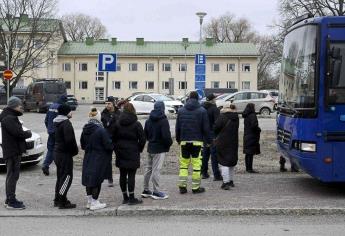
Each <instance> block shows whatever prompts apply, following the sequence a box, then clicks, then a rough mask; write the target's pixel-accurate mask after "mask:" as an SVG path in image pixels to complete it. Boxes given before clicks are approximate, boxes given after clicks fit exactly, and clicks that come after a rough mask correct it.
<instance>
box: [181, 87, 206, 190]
mask: <svg viewBox="0 0 345 236" xmlns="http://www.w3.org/2000/svg"><path fill="white" fill-rule="evenodd" d="M198 99H199V95H198V93H197V92H196V91H192V92H191V93H190V95H189V99H188V101H187V103H186V104H185V105H184V107H182V108H180V109H179V111H178V114H177V119H176V141H177V142H178V143H179V144H180V145H181V156H180V173H179V185H178V186H179V189H180V193H181V194H185V193H187V181H188V168H189V164H190V162H192V166H193V175H192V192H193V193H203V192H205V188H203V187H200V184H201V165H202V160H201V148H202V146H203V144H204V143H205V145H206V146H209V145H211V142H212V140H211V136H210V125H209V121H208V116H207V111H206V110H205V109H204V108H203V107H201V105H200V103H199V101H198Z"/></svg>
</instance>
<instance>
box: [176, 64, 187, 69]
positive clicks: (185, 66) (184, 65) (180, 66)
mask: <svg viewBox="0 0 345 236" xmlns="http://www.w3.org/2000/svg"><path fill="white" fill-rule="evenodd" d="M178 70H179V71H187V64H179V66H178Z"/></svg>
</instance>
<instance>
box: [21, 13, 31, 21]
mask: <svg viewBox="0 0 345 236" xmlns="http://www.w3.org/2000/svg"><path fill="white" fill-rule="evenodd" d="M19 18H20V19H21V20H22V21H24V22H26V21H28V20H29V15H28V14H20V16H19Z"/></svg>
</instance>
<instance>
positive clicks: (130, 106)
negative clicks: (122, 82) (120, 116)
mask: <svg viewBox="0 0 345 236" xmlns="http://www.w3.org/2000/svg"><path fill="white" fill-rule="evenodd" d="M123 111H125V112H129V113H132V114H136V111H135V108H134V106H133V104H132V103H130V102H127V103H125V105H124V106H123Z"/></svg>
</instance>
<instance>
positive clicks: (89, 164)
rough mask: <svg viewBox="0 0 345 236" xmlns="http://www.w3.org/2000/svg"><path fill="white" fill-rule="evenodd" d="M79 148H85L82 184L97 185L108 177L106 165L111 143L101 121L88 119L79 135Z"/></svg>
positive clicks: (111, 148) (109, 156)
mask: <svg viewBox="0 0 345 236" xmlns="http://www.w3.org/2000/svg"><path fill="white" fill-rule="evenodd" d="M80 144H81V148H82V149H83V150H85V154H84V160H83V172H82V184H83V185H84V186H86V187H96V186H99V185H100V184H101V183H102V182H103V180H104V179H108V178H109V176H108V165H109V162H111V158H112V152H113V145H112V143H111V139H110V136H109V134H108V132H107V131H106V130H105V129H104V128H103V126H102V124H101V122H99V121H96V120H90V121H89V122H88V123H87V124H86V125H85V126H84V128H83V132H82V134H81V137H80Z"/></svg>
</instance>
